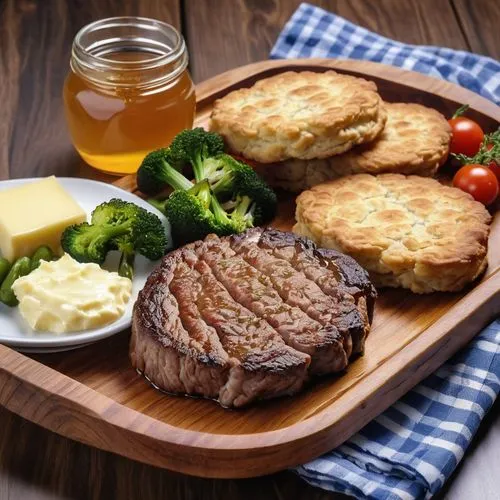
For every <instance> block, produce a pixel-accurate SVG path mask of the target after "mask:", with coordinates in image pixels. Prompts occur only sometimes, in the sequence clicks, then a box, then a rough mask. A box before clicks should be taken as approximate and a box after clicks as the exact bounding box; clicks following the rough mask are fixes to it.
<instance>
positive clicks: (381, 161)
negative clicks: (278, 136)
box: [259, 103, 451, 192]
mask: <svg viewBox="0 0 500 500" xmlns="http://www.w3.org/2000/svg"><path fill="white" fill-rule="evenodd" d="M385 109H386V111H387V123H386V125H385V128H384V130H383V132H382V133H381V134H380V136H379V138H378V139H376V140H375V141H373V142H370V143H369V144H363V145H360V146H357V147H355V148H353V149H351V150H350V151H348V152H347V153H344V154H342V155H338V156H332V157H330V158H325V159H321V160H286V161H283V162H281V163H277V164H275V165H272V167H271V166H269V167H268V168H267V169H264V167H262V168H261V169H260V170H259V171H262V173H263V174H264V176H265V177H266V179H268V181H269V183H270V184H272V185H274V186H277V187H281V188H283V189H287V190H289V191H292V192H299V191H302V190H304V189H308V188H310V187H312V186H315V185H316V184H320V183H322V182H325V181H328V180H331V179H336V178H338V177H342V176H344V175H352V174H356V173H371V174H380V173H399V174H406V175H409V174H415V175H421V176H424V177H432V176H433V175H434V174H435V173H436V171H437V170H438V168H439V167H440V166H441V165H443V164H444V163H445V161H446V159H447V157H448V151H449V146H450V140H451V127H450V125H449V124H448V121H447V120H446V118H445V117H444V116H443V115H442V114H441V113H439V112H438V111H436V110H435V109H432V108H428V107H426V106H422V105H420V104H406V103H385ZM264 170H266V171H264Z"/></svg>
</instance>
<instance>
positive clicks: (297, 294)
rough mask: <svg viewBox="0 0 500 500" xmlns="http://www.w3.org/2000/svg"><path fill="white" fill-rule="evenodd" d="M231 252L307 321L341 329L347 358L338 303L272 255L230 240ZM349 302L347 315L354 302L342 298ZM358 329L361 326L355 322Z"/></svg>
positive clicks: (347, 343)
mask: <svg viewBox="0 0 500 500" xmlns="http://www.w3.org/2000/svg"><path fill="white" fill-rule="evenodd" d="M230 242H231V248H232V249H233V250H234V251H235V252H236V254H237V255H239V256H240V257H241V258H243V259H244V260H245V261H246V262H247V263H248V264H250V265H251V266H252V267H254V268H255V269H257V270H258V271H260V272H261V273H263V274H264V275H265V276H268V277H269V278H270V280H271V283H272V284H273V286H274V288H275V289H276V291H277V292H278V294H279V295H280V297H281V298H282V299H283V301H285V302H286V303H287V304H289V305H291V306H295V307H298V308H300V309H301V310H302V311H303V312H304V313H306V314H307V315H308V316H309V317H311V318H313V319H314V320H316V321H317V322H318V323H320V324H322V325H323V326H330V325H335V326H336V327H338V326H341V329H339V331H340V333H341V335H342V337H343V347H344V351H345V352H346V356H347V358H349V356H350V355H351V352H352V340H351V332H350V331H349V330H348V328H347V326H346V325H345V324H344V323H345V322H344V320H343V318H342V317H341V316H342V315H344V314H345V311H343V310H342V308H341V307H339V303H338V300H334V299H333V298H332V297H330V296H329V295H327V294H325V293H324V292H323V290H321V288H320V287H319V286H318V285H317V284H316V283H315V282H314V281H313V280H311V279H310V278H309V277H308V276H307V275H306V274H305V273H303V272H302V270H301V269H299V268H298V267H297V269H295V268H294V267H292V266H291V264H290V262H289V261H288V260H284V259H279V258H276V257H275V256H274V255H273V254H272V253H270V252H267V251H266V250H265V249H263V248H261V247H259V246H257V245H255V244H247V243H246V242H245V241H244V240H241V239H236V238H235V239H232V238H231V240H230ZM346 299H347V300H349V301H350V302H351V308H350V310H349V312H352V310H354V311H355V312H356V313H357V309H356V306H355V304H354V299H353V298H352V297H351V296H350V295H346ZM359 324H360V326H362V327H363V326H364V325H362V323H361V318H360V321H359Z"/></svg>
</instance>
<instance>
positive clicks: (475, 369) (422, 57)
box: [271, 4, 500, 500]
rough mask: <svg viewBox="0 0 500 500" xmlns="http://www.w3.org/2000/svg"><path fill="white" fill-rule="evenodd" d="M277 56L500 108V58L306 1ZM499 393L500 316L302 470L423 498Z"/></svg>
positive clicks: (388, 495) (331, 482)
mask: <svg viewBox="0 0 500 500" xmlns="http://www.w3.org/2000/svg"><path fill="white" fill-rule="evenodd" d="M271 57H272V58H301V57H335V58H340V59H346V58H354V59H365V60H370V61H377V62H382V63H386V64H392V65H395V66H399V67H402V68H405V69H409V70H414V71H419V72H421V73H425V74H428V75H432V76H435V77H439V78H444V79H446V80H449V81H451V82H454V83H458V84H459V85H462V86H463V87H467V88H468V89H470V90H473V91H475V92H477V93H479V94H481V95H483V96H484V97H486V98H488V99H490V100H492V101H494V102H496V103H497V104H500V64H499V63H498V62H497V61H494V60H493V59H490V58H488V57H482V56H478V55H475V54H471V53H468V52H461V51H454V50H450V49H445V48H439V47H423V46H412V45H405V44H402V43H399V42H395V41H393V40H389V39H387V38H383V37H381V36H379V35H376V34H374V33H371V32H369V31H367V30H366V29H364V28H360V27H359V26H355V25H353V24H351V23H350V22H348V21H346V20H345V19H342V18H341V17H339V16H336V15H334V14H331V13H328V12H326V11H324V10H322V9H320V8H317V7H313V6H311V5H308V4H302V5H301V6H300V7H299V8H298V10H297V11H296V12H295V14H294V15H293V16H292V18H291V19H290V21H289V22H288V23H287V25H286V26H285V28H284V30H283V32H282V33H281V35H280V36H279V38H278V40H277V42H276V45H275V46H274V48H273V50H272V52H271ZM499 392H500V320H497V321H495V322H494V323H492V324H491V325H490V326H489V327H487V328H486V329H485V330H483V331H482V332H481V333H480V334H479V335H478V336H477V337H476V338H475V339H474V340H473V341H472V342H471V343H470V345H469V346H467V348H466V349H464V350H463V351H461V352H460V353H459V354H457V355H456V356H455V357H454V358H452V359H451V360H450V361H448V362H447V363H446V364H445V365H443V366H442V367H441V368H440V369H439V370H438V371H437V372H436V373H435V374H433V375H432V376H430V377H428V378H427V379H426V380H424V381H423V382H422V383H421V384H419V385H418V386H416V387H415V388H414V389H413V390H412V391H411V392H409V393H408V394H407V395H406V396H405V397H403V398H402V399H401V400H400V401H398V402H397V403H396V404H394V405H393V406H392V407H391V408H389V409H388V410H387V411H385V412H384V413H382V414H381V415H380V416H379V417H378V418H376V419H375V420H374V421H372V422H371V423H369V424H368V425H367V426H366V427H364V428H363V429H362V430H361V431H360V432H359V433H358V434H356V435H355V436H353V437H352V438H351V439H349V440H348V441H347V442H346V443H344V444H343V445H342V446H340V447H339V448H337V449H335V450H333V451H331V452H330V453H327V454H325V455H323V456H322V457H320V458H318V459H316V460H313V461H312V462H310V463H308V464H305V465H302V466H300V467H298V468H297V469H296V472H297V473H298V474H299V475H300V476H301V477H303V478H304V479H305V480H307V481H308V482H309V483H311V484H313V485H315V486H318V487H320V488H324V489H327V490H331V491H338V492H342V493H346V494H349V495H353V496H355V497H357V498H369V499H377V500H378V499H387V500H397V499H404V500H406V499H417V498H418V499H423V498H430V497H431V496H432V495H434V494H435V493H437V492H438V491H439V490H440V489H441V487H442V486H443V484H444V483H445V481H446V480H447V479H448V478H449V477H450V475H451V473H452V472H453V470H454V469H455V467H456V466H457V464H458V463H459V462H460V460H461V458H462V457H463V455H464V452H465V450H466V449H467V446H468V445H469V443H470V442H471V440H472V438H473V436H474V434H475V433H476V431H477V429H478V427H479V424H480V422H481V420H482V418H483V417H484V415H485V414H486V412H487V411H488V410H489V409H490V408H491V407H492V405H493V403H494V401H495V399H496V397H497V395H498V393H499Z"/></svg>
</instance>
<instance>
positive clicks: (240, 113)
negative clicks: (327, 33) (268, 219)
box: [211, 71, 451, 192]
mask: <svg viewBox="0 0 500 500" xmlns="http://www.w3.org/2000/svg"><path fill="white" fill-rule="evenodd" d="M211 129H212V130H214V131H216V132H219V133H220V134H221V135H223V136H224V138H225V139H226V142H227V144H228V146H229V147H230V148H231V149H232V150H233V151H234V152H236V153H238V154H240V155H242V156H243V157H244V158H246V159H248V160H254V161H255V162H257V163H258V164H257V166H256V169H257V171H258V172H259V173H260V174H261V175H262V176H263V177H265V178H266V180H267V181H268V182H269V183H270V184H271V185H273V186H276V187H280V188H283V189H287V190H290V191H293V192H300V191H302V190H304V189H308V188H310V187H312V186H314V185H316V184H320V183H322V182H324V181H327V180H331V179H335V178H338V177H341V176H345V175H350V174H355V173H370V174H379V173H388V172H391V173H402V174H416V175H421V176H433V175H434V174H435V172H436V171H437V169H438V168H439V167H440V166H441V165H442V164H443V163H444V162H445V161H446V158H447V156H448V148H449V144H450V138H451V129H450V126H449V124H448V122H447V120H446V119H445V118H444V116H443V115H441V114H440V113H439V112H438V111H436V110H434V109H431V108H427V107H425V106H422V105H420V104H407V103H386V102H383V100H382V98H381V97H380V96H379V94H378V93H377V87H376V85H375V83H373V82H370V81H367V80H364V79H362V78H356V77H353V76H349V75H344V74H339V73H335V72H334V71H327V72H326V73H313V72H309V71H304V72H300V73H295V72H287V73H282V74H279V75H276V76H273V77H271V78H266V79H264V80H260V81H258V82H257V83H256V84H255V85H254V86H253V87H251V88H248V89H240V90H237V91H235V92H231V93H230V94H228V95H227V96H225V97H224V98H222V99H219V100H218V101H217V102H216V103H215V106H214V109H213V112H212V116H211Z"/></svg>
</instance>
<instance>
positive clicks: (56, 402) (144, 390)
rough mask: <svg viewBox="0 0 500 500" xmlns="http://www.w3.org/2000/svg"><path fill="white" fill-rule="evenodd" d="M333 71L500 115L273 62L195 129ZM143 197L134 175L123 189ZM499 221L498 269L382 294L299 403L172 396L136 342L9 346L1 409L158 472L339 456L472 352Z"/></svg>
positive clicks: (394, 78) (486, 303)
mask: <svg viewBox="0 0 500 500" xmlns="http://www.w3.org/2000/svg"><path fill="white" fill-rule="evenodd" d="M328 68H334V69H336V70H339V71H342V72H346V73H350V74H354V75H360V76H365V77H368V78H371V79H373V80H375V81H376V83H377V84H378V87H379V91H380V93H381V94H382V96H383V97H384V98H385V99H386V100H388V101H408V102H411V101H413V102H421V103H423V104H426V105H428V106H431V107H434V108H436V109H438V110H440V111H441V112H443V113H444V114H445V115H447V116H449V115H451V114H452V112H453V111H454V110H455V109H456V108H457V107H458V106H459V105H460V104H463V103H468V104H470V105H471V108H472V111H471V113H470V116H471V117H472V118H474V119H475V120H477V121H478V122H479V123H480V124H481V125H482V126H483V127H484V129H485V130H487V131H492V130H494V129H495V128H496V127H497V126H498V122H499V121H500V109H499V108H498V107H497V106H495V105H494V104H492V103H490V102H488V101H486V100H485V99H483V98H481V97H479V96H478V95H476V94H473V93H471V92H469V91H467V90H464V89H462V88H460V87H458V86H455V85H452V84H450V83H446V82H443V81H439V80H435V79H433V78H429V77H426V76H423V75H420V74H417V73H412V72H407V71H403V70H400V69H397V68H393V67H388V66H383V65H379V64H375V63H367V62H356V61H335V60H319V59H318V60H297V61H266V62H262V63H257V64H252V65H249V66H245V67H242V68H238V69H235V70H233V71H229V72H227V73H224V74H222V75H220V76H217V77H215V78H212V79H211V80H208V81H207V82H204V83H202V84H201V85H199V86H198V89H197V93H198V113H197V119H196V122H197V124H198V125H205V124H206V123H207V119H208V116H209V114H210V110H211V107H212V103H213V102H214V100H215V99H216V98H218V97H220V96H222V95H224V94H225V93H226V92H228V91H230V90H233V89H236V88H239V87H244V86H249V85H251V84H253V83H254V82H255V81H256V80H258V79H260V78H263V77H266V76H270V75H272V74H275V73H277V72H281V71H286V70H298V69H310V70H315V71H324V70H326V69H328ZM116 184H117V185H118V186H121V187H123V188H124V189H127V190H129V191H134V190H135V189H136V187H135V180H134V177H133V176H131V177H127V178H123V179H120V180H119V181H117V182H116ZM293 212H294V202H293V198H292V197H288V198H287V197H285V198H284V199H283V201H282V202H281V209H280V212H279V216H278V217H277V219H276V220H275V221H274V223H273V225H274V226H275V227H278V228H280V229H285V230H289V229H290V228H291V226H292V224H293ZM499 246H500V216H499V215H498V214H497V215H496V217H495V219H494V222H493V225H492V233H491V237H490V254H489V267H488V271H487V274H486V275H485V277H484V278H483V279H482V281H481V282H480V283H477V284H475V286H473V287H470V288H469V289H467V290H465V291H463V292H461V293H455V294H452V293H436V294H432V295H427V296H418V295H414V294H412V293H410V292H408V291H404V290H386V291H382V292H381V293H380V297H379V299H378V302H377V304H376V310H375V319H374V324H373V328H372V331H371V333H370V336H369V337H368V340H367V343H366V354H365V356H364V357H361V358H359V359H357V360H356V361H354V362H353V363H352V364H351V365H350V366H349V368H348V370H347V373H345V374H344V375H342V376H331V377H326V378H324V379H322V380H319V381H318V382H317V383H316V384H314V385H312V386H311V387H310V388H308V389H307V390H305V391H304V392H302V393H301V394H298V395H296V396H293V397H290V398H283V399H279V400H274V401H270V402H266V403H262V404H259V405H256V406H253V407H251V408H248V409H242V410H224V409H222V408H221V407H220V406H219V405H218V404H217V403H214V402H212V401H207V400H202V399H192V398H184V397H175V396H168V395H165V394H162V393H160V392H158V391H157V390H155V389H153V388H152V387H150V386H149V385H148V384H147V383H146V381H145V380H144V379H143V378H142V377H141V376H139V375H138V374H137V373H136V372H135V371H134V370H133V369H132V368H131V366H130V363H129V360H128V353H127V350H128V337H129V332H123V333H122V334H119V335H116V336H114V337H113V338H110V339H107V340H104V341H101V342H99V343H97V344H94V345H93V346H89V347H86V348H83V349H80V350H78V351H73V352H65V353H61V354H50V355H48V354H45V355H31V356H26V355H23V354H20V353H17V352H15V351H13V350H11V349H9V348H7V347H5V346H0V404H2V405H4V406H5V407H7V408H8V409H9V410H11V411H13V412H15V413H17V414H19V415H21V416H22V417H24V418H27V419H29V420H31V421H33V422H36V423H38V424H40V425H42V426H43V427H46V428H47V429H50V430H52V431H54V432H57V433H59V434H62V435H64V436H67V437H69V438H72V439H75V440H78V441H81V442H83V443H86V444H89V445H92V446H96V447H98V448H102V449H104V450H109V451H112V452H115V453H118V454H120V455H124V456H127V457H129V458H132V459H135V460H139V461H141V462H146V463H148V464H152V465H155V466H158V467H164V468H168V469H171V470H175V471H179V472H183V473H187V474H193V475H198V476H207V477H222V478H237V477H251V476H258V475H263V474H268V473H271V472H274V471H277V470H280V469H284V468H286V467H290V466H294V465H297V464H300V463H303V462H305V461H308V460H310V459H312V458H314V457H317V456H318V455H320V454H322V453H324V452H326V451H328V450H330V449H332V448H334V447H335V446H338V445H339V444H341V443H342V442H343V441H345V440H346V439H347V438H349V437H350V436H351V435H352V434H354V433H355V432H356V431H358V430H359V429H361V427H363V426H364V425H365V424H366V423H368V422H369V421H370V420H371V419H373V418H374V417H375V416H377V415H378V414H379V413H380V412H382V411H383V410H385V409H386V408H387V407H388V406H390V405H391V404H392V403H393V402H394V401H396V400H397V399H398V398H399V397H401V396H402V395H403V394H405V393H406V392H407V391H408V390H409V389H411V388H412V387H413V386H414V385H415V384H416V383H418V382H419V381H420V380H422V379H423V378H424V377H425V376H427V375H429V374H430V373H432V372H433V371H434V370H436V368H438V367H439V366H440V365H441V364H442V363H443V362H445V361H446V360H447V359H448V358H449V357H450V356H451V355H452V354H454V353H455V352H456V351H457V350H458V349H460V348H461V347H462V346H464V345H465V344H467V342H469V341H470V340H471V338H472V337H473V336H474V335H475V334H476V333H477V332H479V331H480V329H481V328H482V327H484V326H485V325H486V324H487V323H488V322H489V321H491V320H492V319H493V318H494V317H495V315H497V314H498V312H499V311H500V270H499V268H500V252H499V251H498V248H499Z"/></svg>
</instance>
